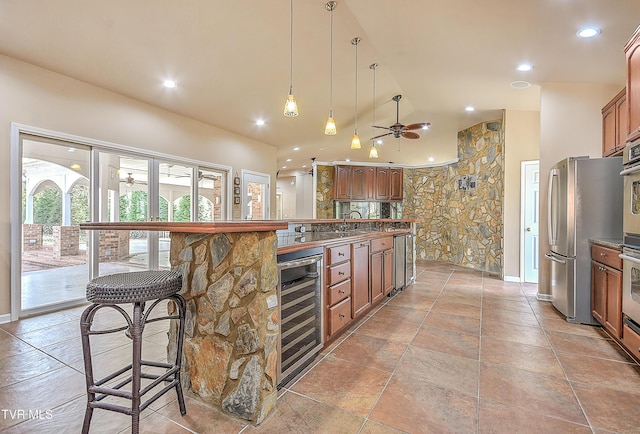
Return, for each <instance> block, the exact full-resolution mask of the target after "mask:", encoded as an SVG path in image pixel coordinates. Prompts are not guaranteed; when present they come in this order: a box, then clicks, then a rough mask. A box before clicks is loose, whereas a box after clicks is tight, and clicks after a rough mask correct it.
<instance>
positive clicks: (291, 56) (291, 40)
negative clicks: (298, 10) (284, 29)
mask: <svg viewBox="0 0 640 434" xmlns="http://www.w3.org/2000/svg"><path fill="white" fill-rule="evenodd" d="M292 91H293V0H291V2H290V7H289V93H292Z"/></svg>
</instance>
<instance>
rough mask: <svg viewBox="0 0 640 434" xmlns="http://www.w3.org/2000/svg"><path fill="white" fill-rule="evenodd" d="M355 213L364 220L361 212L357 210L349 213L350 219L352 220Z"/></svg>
mask: <svg viewBox="0 0 640 434" xmlns="http://www.w3.org/2000/svg"><path fill="white" fill-rule="evenodd" d="M354 212H355V213H356V214H358V218H360V219H361V218H362V214H360V211H356V210H355V209H354V210H353V211H351V212H349V218H351V214H353V213H354Z"/></svg>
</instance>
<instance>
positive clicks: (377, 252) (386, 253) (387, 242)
mask: <svg viewBox="0 0 640 434" xmlns="http://www.w3.org/2000/svg"><path fill="white" fill-rule="evenodd" d="M392 290H393V237H391V236H389V237H382V238H376V239H375V240H371V301H372V303H376V302H378V301H379V300H381V299H382V298H384V296H385V295H387V294H389V293H390V292H391V291H392Z"/></svg>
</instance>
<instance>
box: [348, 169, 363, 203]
mask: <svg viewBox="0 0 640 434" xmlns="http://www.w3.org/2000/svg"><path fill="white" fill-rule="evenodd" d="M366 181H367V178H366V172H365V167H363V166H353V167H352V168H351V196H350V199H351V200H365V199H366V196H367V195H366Z"/></svg>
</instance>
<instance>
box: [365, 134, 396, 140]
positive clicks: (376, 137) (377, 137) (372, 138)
mask: <svg viewBox="0 0 640 434" xmlns="http://www.w3.org/2000/svg"><path fill="white" fill-rule="evenodd" d="M391 134H393V133H386V134H380V135H379V136H375V137H371V138H370V139H369V140H375V139H379V138H380V137H384V136H388V135H391Z"/></svg>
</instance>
